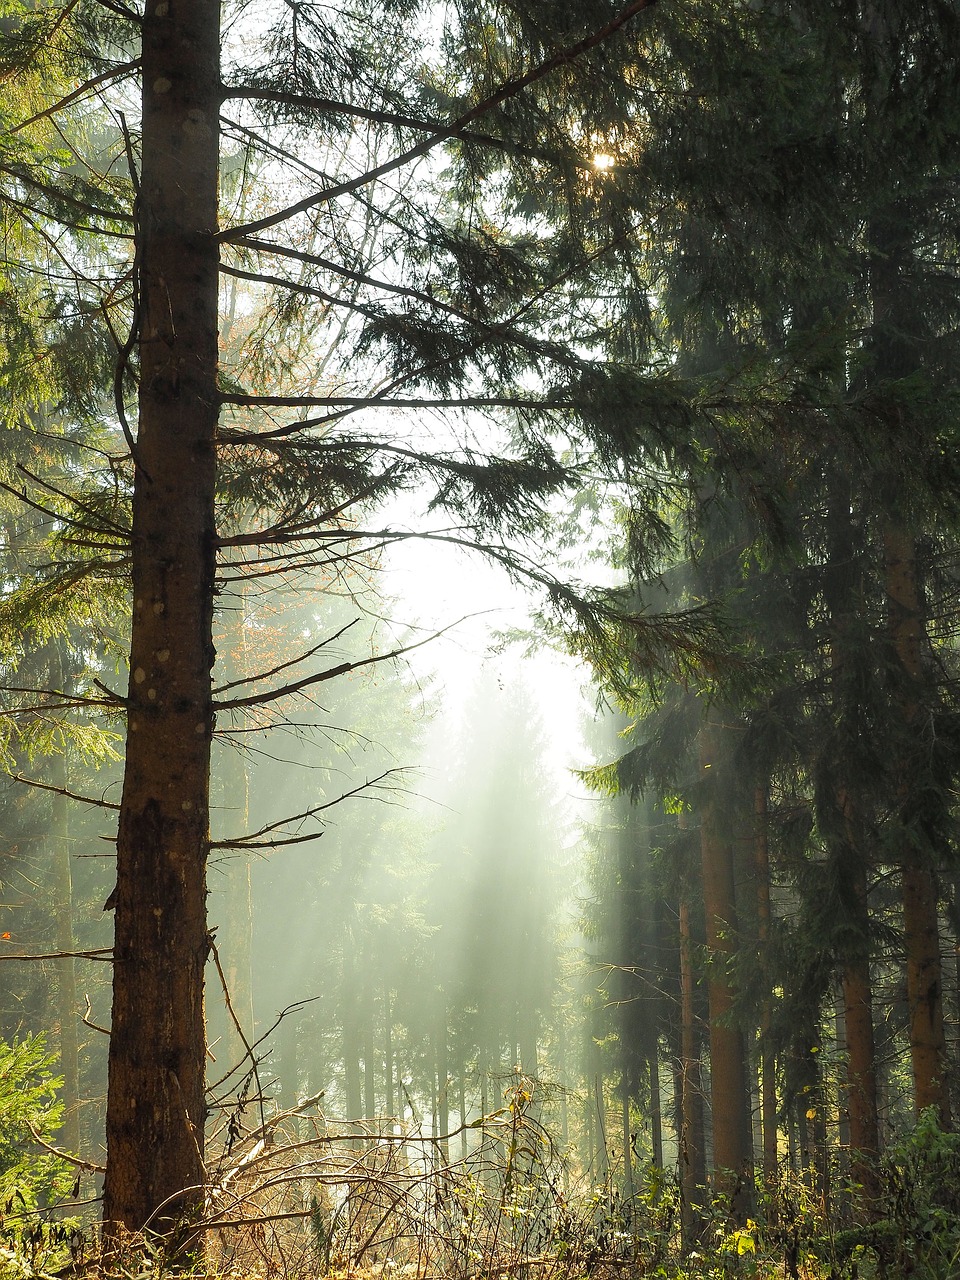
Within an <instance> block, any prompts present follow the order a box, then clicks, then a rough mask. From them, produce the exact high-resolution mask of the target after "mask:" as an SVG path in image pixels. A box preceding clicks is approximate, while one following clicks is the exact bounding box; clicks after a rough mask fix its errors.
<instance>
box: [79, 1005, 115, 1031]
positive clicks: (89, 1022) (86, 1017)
mask: <svg viewBox="0 0 960 1280" xmlns="http://www.w3.org/2000/svg"><path fill="white" fill-rule="evenodd" d="M83 998H84V1000H85V1002H86V1008H85V1009H84V1011H83V1013H82V1014H81V1015H80V1021H81V1022H82V1023H83V1025H84V1026H85V1027H89V1028H90V1030H91V1031H99V1032H100V1034H101V1035H102V1036H108V1035H109V1034H110V1029H109V1027H101V1026H100V1024H99V1023H98V1022H94V1021H93V1019H92V1018H91V1017H90V1015H91V1013H93V1005H92V1004H91V1003H90V997H89V996H88V995H84V997H83Z"/></svg>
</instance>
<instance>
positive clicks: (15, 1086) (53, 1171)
mask: <svg viewBox="0 0 960 1280" xmlns="http://www.w3.org/2000/svg"><path fill="white" fill-rule="evenodd" d="M53 1065H54V1058H53V1056H52V1055H51V1054H49V1053H48V1052H47V1048H46V1044H45V1042H44V1038H43V1036H42V1035H37V1036H26V1037H24V1038H23V1039H22V1040H14V1041H13V1042H12V1043H10V1044H8V1043H5V1042H2V1041H0V1240H2V1242H3V1244H2V1247H0V1276H3V1277H6V1276H8V1275H9V1276H11V1277H12V1276H16V1275H25V1274H31V1273H32V1272H33V1271H34V1270H35V1269H36V1267H37V1264H38V1261H39V1258H40V1257H42V1256H43V1255H44V1253H45V1252H46V1251H47V1250H48V1249H49V1248H50V1247H58V1246H59V1245H60V1244H61V1243H62V1242H63V1240H64V1238H65V1233H66V1232H69V1230H70V1224H65V1223H63V1222H62V1221H61V1222H58V1223H57V1224H55V1225H53V1224H51V1223H49V1222H48V1221H46V1219H45V1215H43V1213H42V1211H43V1210H45V1209H47V1208H49V1207H50V1206H52V1205H53V1204H54V1203H55V1202H56V1201H57V1200H58V1199H60V1198H61V1197H63V1196H66V1195H68V1194H69V1192H70V1187H71V1184H72V1183H73V1180H74V1175H73V1172H72V1170H71V1169H70V1167H69V1166H68V1165H67V1164H66V1163H65V1162H64V1161H63V1160H60V1159H58V1158H57V1157H56V1156H55V1155H52V1154H50V1153H48V1152H46V1151H43V1150H42V1149H41V1148H40V1146H39V1144H38V1142H37V1141H36V1140H37V1139H39V1140H40V1141H41V1142H43V1143H47V1144H50V1143H52V1142H53V1140H54V1138H55V1137H56V1135H57V1131H58V1130H59V1128H60V1120H61V1116H62V1112H63V1107H62V1104H61V1103H60V1102H58V1101H57V1089H58V1088H59V1086H60V1084H61V1083H62V1081H61V1080H59V1079H58V1078H57V1077H55V1076H54V1075H53V1074H52V1069H53ZM45 1261H46V1262H47V1264H48V1265H49V1259H48V1258H46V1259H45Z"/></svg>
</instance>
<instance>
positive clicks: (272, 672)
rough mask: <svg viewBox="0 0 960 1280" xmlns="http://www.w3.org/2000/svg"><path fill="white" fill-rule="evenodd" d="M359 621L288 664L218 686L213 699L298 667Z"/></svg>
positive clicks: (349, 624) (356, 619) (327, 637)
mask: <svg viewBox="0 0 960 1280" xmlns="http://www.w3.org/2000/svg"><path fill="white" fill-rule="evenodd" d="M359 621H360V619H359V618H354V619H353V620H352V621H351V622H347V623H345V624H344V625H343V626H342V627H341V628H340V630H339V631H335V632H334V633H333V635H332V636H326V637H325V638H324V639H323V640H321V641H320V643H319V644H316V645H314V646H313V648H312V649H307V650H306V651H305V652H303V653H301V654H298V655H297V657H296V658H291V659H290V661H289V662H281V663H280V665H279V666H277V667H271V668H270V670H269V671H261V672H259V673H258V674H257V675H255V676H244V677H243V678H242V679H240V680H231V681H229V682H228V683H227V684H222V685H220V687H219V688H217V689H214V690H213V695H214V697H216V696H217V694H220V693H225V692H226V691H227V689H235V688H236V687H237V685H241V684H254V683H257V682H259V681H260V680H269V678H270V677H271V676H275V675H277V674H278V673H279V672H281V671H286V670H288V669H289V668H290V667H296V666H298V665H299V664H300V663H301V662H306V661H307V659H308V658H312V657H313V655H314V654H315V653H319V652H320V650H321V649H325V648H326V647H327V645H328V644H333V642H334V641H335V640H339V639H340V637H341V636H342V635H344V633H345V632H347V631H349V630H350V628H351V627H355V626H356V625H357V623H358V622H359Z"/></svg>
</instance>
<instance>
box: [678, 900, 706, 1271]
mask: <svg viewBox="0 0 960 1280" xmlns="http://www.w3.org/2000/svg"><path fill="white" fill-rule="evenodd" d="M693 945H694V944H693V934H692V930H691V925H690V898H689V895H688V893H687V892H686V890H684V891H683V893H682V896H681V898H680V1142H679V1147H680V1152H679V1156H680V1218H681V1227H682V1232H683V1242H684V1245H685V1246H686V1247H687V1248H692V1247H693V1246H695V1245H697V1244H699V1243H700V1241H701V1240H702V1238H703V1233H704V1230H705V1228H706V1213H705V1210H706V1204H707V1191H706V1182H707V1161H706V1141H705V1137H704V1126H703V1119H704V1117H703V1080H702V1078H701V1071H700V1049H701V1034H700V1022H699V1019H698V1018H697V1010H696V975H695V972H694V956H693Z"/></svg>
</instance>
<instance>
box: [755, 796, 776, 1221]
mask: <svg viewBox="0 0 960 1280" xmlns="http://www.w3.org/2000/svg"><path fill="white" fill-rule="evenodd" d="M754 819H755V824H756V825H755V828H754V844H753V851H754V869H755V871H756V877H757V944H758V948H759V952H760V971H761V974H762V978H763V994H762V1003H761V1007H760V1130H761V1149H762V1151H763V1184H764V1187H765V1188H766V1192H767V1197H768V1201H769V1204H770V1206H771V1209H772V1210H774V1211H775V1206H776V1194H777V1175H778V1164H779V1153H778V1149H777V1058H776V1054H775V1053H774V1050H773V1043H772V1040H771V1027H772V1024H773V992H772V990H771V982H770V922H771V912H770V849H769V830H768V827H769V815H768V813H767V784H766V783H765V782H764V783H762V784H760V785H759V786H757V787H756V789H755V791H754Z"/></svg>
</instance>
